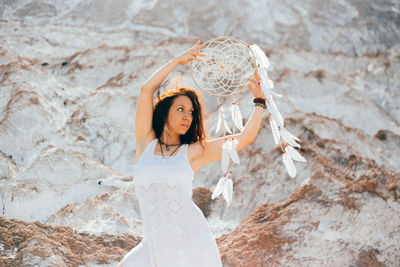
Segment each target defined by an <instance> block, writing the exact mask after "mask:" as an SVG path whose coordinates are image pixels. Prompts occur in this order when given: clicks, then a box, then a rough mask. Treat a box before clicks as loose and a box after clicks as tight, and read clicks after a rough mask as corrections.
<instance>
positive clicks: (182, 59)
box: [175, 40, 205, 64]
mask: <svg viewBox="0 0 400 267" xmlns="http://www.w3.org/2000/svg"><path fill="white" fill-rule="evenodd" d="M199 44H200V40H199V41H197V43H196V44H195V45H194V46H193V47H192V48H190V49H189V50H187V51H185V52H183V53H182V54H180V55H179V56H177V57H176V58H175V59H176V60H177V61H178V63H179V64H187V63H189V62H191V61H192V60H197V61H201V59H199V58H197V57H204V56H205V55H204V54H200V53H199V50H200V49H201V48H203V47H204V44H205V43H203V44H201V45H199Z"/></svg>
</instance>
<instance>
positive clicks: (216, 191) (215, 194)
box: [211, 176, 227, 199]
mask: <svg viewBox="0 0 400 267" xmlns="http://www.w3.org/2000/svg"><path fill="white" fill-rule="evenodd" d="M226 180H227V178H226V177H225V176H223V177H221V178H219V180H218V183H217V185H216V186H215V188H214V191H213V193H212V196H211V199H215V198H216V197H218V196H219V195H220V194H221V193H222V192H223V191H224V185H225V182H226Z"/></svg>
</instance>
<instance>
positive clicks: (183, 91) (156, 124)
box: [153, 87, 206, 146]
mask: <svg viewBox="0 0 400 267" xmlns="http://www.w3.org/2000/svg"><path fill="white" fill-rule="evenodd" d="M181 95H183V96H187V97H189V98H190V100H191V101H192V105H193V112H192V116H193V120H192V124H191V125H190V128H189V130H188V131H187V132H186V134H184V135H181V136H180V141H181V144H192V143H195V142H197V141H200V144H201V145H202V146H203V141H204V140H205V139H206V131H205V129H204V122H203V106H202V103H201V101H200V98H201V97H202V95H201V94H200V93H198V92H197V91H196V90H195V89H192V88H185V87H184V88H176V89H171V90H168V91H166V92H164V93H163V94H162V95H161V96H159V97H158V99H157V101H156V102H155V105H154V111H153V130H154V132H155V134H156V138H158V139H159V138H160V136H161V134H162V132H163V130H164V125H165V123H166V120H167V118H168V112H169V109H170V108H171V106H172V104H173V101H174V99H175V98H176V97H178V96H181Z"/></svg>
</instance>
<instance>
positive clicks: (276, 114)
mask: <svg viewBox="0 0 400 267" xmlns="http://www.w3.org/2000/svg"><path fill="white" fill-rule="evenodd" d="M265 104H266V105H267V108H268V111H269V112H270V113H271V116H272V117H273V118H274V120H275V122H276V124H277V125H279V126H283V118H282V115H281V113H279V110H278V108H277V107H276V105H275V102H274V100H273V99H272V97H271V98H267V99H266V101H265Z"/></svg>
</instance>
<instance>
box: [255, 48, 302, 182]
mask: <svg viewBox="0 0 400 267" xmlns="http://www.w3.org/2000/svg"><path fill="white" fill-rule="evenodd" d="M250 49H251V51H252V52H253V54H254V56H255V58H256V61H257V63H258V65H259V66H258V71H259V75H260V78H261V84H260V85H261V90H262V91H263V93H264V96H265V98H266V100H265V104H266V106H267V109H268V111H269V112H270V113H271V118H270V121H269V122H270V125H271V129H272V134H273V137H274V142H275V144H278V143H279V140H280V137H281V136H282V139H283V140H284V141H285V142H286V143H285V144H284V145H285V149H284V150H283V152H284V153H283V155H282V161H283V164H284V166H285V168H286V170H287V172H288V174H289V176H290V177H295V176H296V174H297V171H296V168H295V166H294V163H293V160H296V161H301V162H306V160H305V159H304V158H303V157H302V156H301V155H300V154H299V153H298V152H297V151H296V150H295V149H294V148H293V147H300V145H299V144H298V143H296V141H299V142H300V139H299V138H297V137H296V136H294V135H293V134H291V133H290V132H289V131H288V130H287V129H286V128H285V126H284V121H283V118H282V115H281V114H280V112H279V110H278V107H277V106H276V104H275V102H274V100H273V95H274V96H278V97H281V96H282V95H279V94H277V93H275V92H274V91H272V88H273V87H274V83H273V82H272V81H271V80H270V79H269V77H268V72H267V69H268V67H269V60H268V58H267V56H266V55H265V53H264V52H263V51H262V50H261V48H260V47H259V46H258V45H256V44H254V45H252V46H250Z"/></svg>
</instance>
